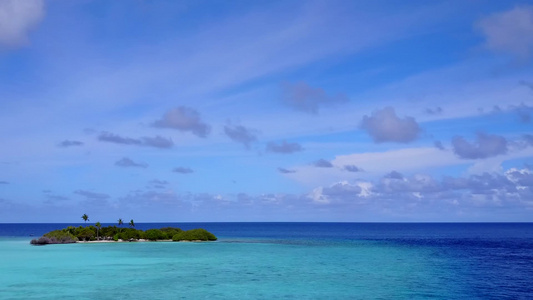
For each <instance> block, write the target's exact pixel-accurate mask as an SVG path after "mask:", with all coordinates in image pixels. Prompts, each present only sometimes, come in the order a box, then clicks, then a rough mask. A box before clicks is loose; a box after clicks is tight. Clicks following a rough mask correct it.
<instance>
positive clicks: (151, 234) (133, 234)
mask: <svg viewBox="0 0 533 300" xmlns="http://www.w3.org/2000/svg"><path fill="white" fill-rule="evenodd" d="M82 218H83V219H84V220H85V221H87V220H88V217H87V215H83V216H82ZM118 224H119V226H120V225H122V224H123V222H122V219H119V222H118ZM134 227H135V223H134V222H133V220H131V221H130V228H120V227H117V226H116V225H115V226H107V227H102V226H101V224H100V222H97V223H96V224H95V225H94V226H93V225H90V226H85V227H84V226H78V227H74V226H68V227H67V228H64V229H59V230H53V231H50V232H48V233H45V234H44V235H43V236H42V237H40V238H38V239H33V240H31V242H30V244H32V245H47V244H70V243H88V242H136V241H174V242H182V241H188V242H202V241H216V240H217V237H216V236H215V235H214V234H212V233H211V232H209V231H207V230H205V229H203V228H197V229H191V230H186V231H184V230H181V229H180V228H176V227H163V228H159V229H148V230H146V231H143V230H139V229H135V228H134Z"/></svg>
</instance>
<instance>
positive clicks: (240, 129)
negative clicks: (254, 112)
mask: <svg viewBox="0 0 533 300" xmlns="http://www.w3.org/2000/svg"><path fill="white" fill-rule="evenodd" d="M224 133H225V134H226V135H227V136H228V137H229V138H230V139H231V140H233V141H234V142H237V143H240V144H243V145H244V147H246V149H249V148H250V145H251V144H252V143H253V142H255V141H257V131H256V130H253V129H250V128H246V127H244V126H242V125H231V124H228V125H225V126H224Z"/></svg>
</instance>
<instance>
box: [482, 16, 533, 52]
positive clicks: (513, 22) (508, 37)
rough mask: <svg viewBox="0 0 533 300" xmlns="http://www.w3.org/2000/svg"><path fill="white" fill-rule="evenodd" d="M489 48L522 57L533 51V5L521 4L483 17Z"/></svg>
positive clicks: (484, 31)
mask: <svg viewBox="0 0 533 300" xmlns="http://www.w3.org/2000/svg"><path fill="white" fill-rule="evenodd" d="M477 27H478V28H479V29H480V30H481V31H482V32H483V34H484V35H485V37H486V39H487V41H486V45H487V47H488V48H490V49H492V50H495V51H502V52H508V53H511V54H513V55H516V56H518V57H519V58H521V59H527V58H529V57H530V56H531V55H532V53H533V6H519V7H515V8H513V9H511V10H508V11H505V12H501V13H497V14H493V15H491V16H488V17H486V18H483V19H481V20H480V21H479V22H478V23H477Z"/></svg>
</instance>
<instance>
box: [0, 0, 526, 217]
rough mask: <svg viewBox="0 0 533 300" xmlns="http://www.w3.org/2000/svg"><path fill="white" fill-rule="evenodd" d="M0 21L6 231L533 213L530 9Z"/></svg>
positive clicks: (33, 10) (106, 9)
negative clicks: (71, 224) (83, 223)
mask: <svg viewBox="0 0 533 300" xmlns="http://www.w3.org/2000/svg"><path fill="white" fill-rule="evenodd" d="M0 16H2V17H1V18H0V68H1V69H2V72H1V73H0V138H1V139H2V144H3V147H1V148H0V170H1V171H0V222H6V223H21V222H22V223H27V222H38V223H47V222H50V221H54V222H57V221H59V220H76V219H77V218H79V216H81V214H83V213H86V214H88V215H89V216H91V217H92V218H96V217H97V216H98V218H100V219H102V220H106V219H107V220H110V219H114V218H115V216H118V217H120V216H121V215H122V216H128V217H127V218H128V220H130V219H134V220H137V219H138V220H185V221H186V222H189V221H191V220H195V222H236V221H237V222H265V221H268V222H279V221H282V222H350V223H351V222H377V223H382V222H392V223H398V222H402V223H403V222H416V223H420V222H424V223H426V222H454V223H455V222H475V223H477V222H491V223H492V222H498V223H500V222H531V220H532V219H533V130H532V128H533V127H532V125H533V3H531V2H530V1H523V0H511V1H497V0H488V1H460V0H451V1H446V0H435V1H421V0H413V1H394V0H378V1H368V0H361V1H345V0H331V1H324V0H309V1H290V0H289V1H286V0H283V1H282V0H272V1H202V0H200V1H197V0H176V1H140V2H130V1H44V0H26V1H16V0H0ZM118 217H117V218H118ZM158 222H160V221H158Z"/></svg>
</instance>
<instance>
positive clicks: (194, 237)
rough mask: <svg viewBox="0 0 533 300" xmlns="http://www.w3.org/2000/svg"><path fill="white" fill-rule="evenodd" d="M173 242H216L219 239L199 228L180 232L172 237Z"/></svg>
mask: <svg viewBox="0 0 533 300" xmlns="http://www.w3.org/2000/svg"><path fill="white" fill-rule="evenodd" d="M172 240H173V241H216V240H217V237H216V236H215V235H214V234H212V233H211V232H209V231H207V230H205V229H202V228H198V229H191V230H187V231H182V232H179V233H178V234H176V235H174V236H173V237H172Z"/></svg>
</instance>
